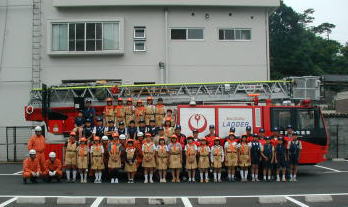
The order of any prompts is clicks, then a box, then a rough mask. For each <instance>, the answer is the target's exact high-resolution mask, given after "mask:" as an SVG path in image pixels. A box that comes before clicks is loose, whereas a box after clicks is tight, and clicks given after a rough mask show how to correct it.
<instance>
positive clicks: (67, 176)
mask: <svg viewBox="0 0 348 207" xmlns="http://www.w3.org/2000/svg"><path fill="white" fill-rule="evenodd" d="M65 173H66V179H67V180H70V170H66V171H65Z"/></svg>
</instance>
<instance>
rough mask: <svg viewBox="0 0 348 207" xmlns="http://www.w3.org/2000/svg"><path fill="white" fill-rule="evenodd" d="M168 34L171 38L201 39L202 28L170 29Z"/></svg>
mask: <svg viewBox="0 0 348 207" xmlns="http://www.w3.org/2000/svg"><path fill="white" fill-rule="evenodd" d="M170 36H171V39H172V40H203V39H204V38H203V29H201V28H188V29H171V31H170Z"/></svg>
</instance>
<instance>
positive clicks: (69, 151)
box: [64, 132, 77, 182]
mask: <svg viewBox="0 0 348 207" xmlns="http://www.w3.org/2000/svg"><path fill="white" fill-rule="evenodd" d="M75 136H76V133H75V132H70V137H69V140H68V141H67V142H66V143H65V147H64V149H65V150H64V151H65V153H64V165H65V168H66V170H65V173H66V180H67V182H71V180H70V175H71V172H72V175H73V179H72V182H76V173H77V171H76V168H77V150H76V149H77V143H76V141H75V140H76V139H75Z"/></svg>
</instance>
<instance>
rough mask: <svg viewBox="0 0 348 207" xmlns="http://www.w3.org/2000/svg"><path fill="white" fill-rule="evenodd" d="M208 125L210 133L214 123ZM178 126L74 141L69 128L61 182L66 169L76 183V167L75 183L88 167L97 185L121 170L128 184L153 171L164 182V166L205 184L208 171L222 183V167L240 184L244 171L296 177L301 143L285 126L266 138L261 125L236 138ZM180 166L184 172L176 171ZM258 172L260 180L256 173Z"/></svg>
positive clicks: (174, 177)
mask: <svg viewBox="0 0 348 207" xmlns="http://www.w3.org/2000/svg"><path fill="white" fill-rule="evenodd" d="M210 128H211V129H212V130H211V131H212V132H213V129H214V126H210ZM180 130H181V127H180V126H177V127H176V128H175V131H176V133H174V134H173V135H171V136H170V137H167V136H160V137H156V136H154V135H153V134H151V133H150V132H146V133H145V134H144V133H143V132H138V133H137V134H136V136H135V138H131V137H127V136H126V135H124V134H121V135H120V134H118V133H117V132H113V133H112V134H111V139H110V138H109V137H108V136H106V135H104V136H102V137H101V138H100V137H99V136H93V140H88V139H86V138H85V137H81V138H79V141H78V142H77V141H76V133H75V132H71V134H70V138H69V141H68V142H67V143H66V147H65V156H64V163H65V168H66V176H67V180H68V181H70V180H71V172H72V177H73V178H72V181H76V173H77V170H78V171H79V173H80V177H81V183H86V182H87V176H88V173H87V172H88V170H91V173H90V175H93V174H94V177H95V180H94V182H95V183H101V181H102V177H103V178H105V180H106V179H110V180H111V183H118V182H119V180H118V179H119V175H118V174H119V172H120V170H121V169H124V171H125V172H127V175H128V183H134V178H135V175H136V173H137V172H139V173H141V174H143V175H144V183H153V182H154V173H155V172H156V171H157V172H158V179H159V182H161V183H162V182H164V183H165V182H167V170H168V169H169V170H170V172H171V181H172V182H180V181H181V179H180V176H181V175H182V177H184V178H188V182H196V171H197V170H198V171H199V176H197V178H199V181H200V182H209V174H210V172H212V174H213V181H214V182H222V178H221V171H222V169H223V168H226V174H227V179H228V181H235V180H236V171H237V170H238V169H239V172H240V173H239V175H240V180H241V181H242V182H246V181H247V180H248V173H249V169H250V172H251V176H250V177H251V180H252V181H260V180H264V181H267V180H268V181H269V180H271V179H272V177H271V176H272V175H275V180H276V181H281V180H282V181H286V170H287V169H289V175H290V176H289V177H290V181H296V174H297V163H298V159H299V156H300V151H301V149H302V145H301V142H300V141H299V140H298V139H297V135H296V133H295V132H293V131H292V130H291V128H290V127H289V130H288V135H287V136H286V137H281V136H278V135H277V134H276V133H277V131H275V132H274V135H273V136H271V137H264V136H263V135H262V134H263V133H264V130H263V129H260V134H251V133H250V128H249V127H247V129H246V130H247V134H245V135H243V136H241V137H237V136H235V134H234V131H235V129H234V128H231V130H230V134H229V136H228V137H226V138H224V139H222V138H219V137H212V136H211V134H209V135H207V136H206V137H203V138H198V136H197V134H198V132H197V131H193V136H188V137H185V136H184V135H183V134H181V133H180ZM275 135H277V136H275ZM183 169H185V171H186V173H182V171H183ZM259 169H261V170H262V171H260V172H259ZM261 174H262V175H263V179H260V177H259V175H261ZM238 177H239V176H238Z"/></svg>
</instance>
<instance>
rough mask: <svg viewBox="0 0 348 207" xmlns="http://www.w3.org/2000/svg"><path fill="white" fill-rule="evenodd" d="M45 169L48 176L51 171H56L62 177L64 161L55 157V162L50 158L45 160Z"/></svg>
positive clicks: (44, 173)
mask: <svg viewBox="0 0 348 207" xmlns="http://www.w3.org/2000/svg"><path fill="white" fill-rule="evenodd" d="M45 167H46V168H45V171H44V172H43V175H44V176H48V175H49V174H48V172H49V171H56V176H57V177H62V176H63V172H62V162H61V161H60V160H59V159H55V160H54V162H52V161H51V160H50V159H48V160H46V162H45Z"/></svg>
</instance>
